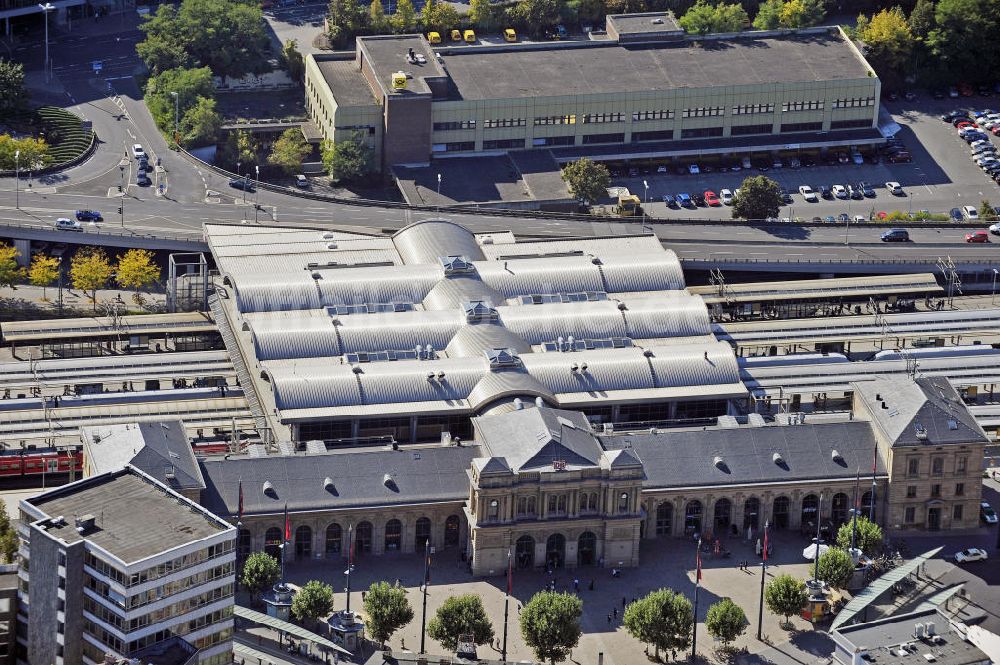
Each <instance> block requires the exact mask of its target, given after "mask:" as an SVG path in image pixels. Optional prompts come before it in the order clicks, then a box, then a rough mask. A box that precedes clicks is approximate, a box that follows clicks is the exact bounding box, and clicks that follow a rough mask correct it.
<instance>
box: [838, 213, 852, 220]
mask: <svg viewBox="0 0 1000 665" xmlns="http://www.w3.org/2000/svg"><path fill="white" fill-rule="evenodd" d="M837 221H838V222H849V221H851V216H850V215H848V214H847V213H846V212H842V213H840V214H839V215H837Z"/></svg>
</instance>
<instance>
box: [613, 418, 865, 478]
mask: <svg viewBox="0 0 1000 665" xmlns="http://www.w3.org/2000/svg"><path fill="white" fill-rule="evenodd" d="M598 438H599V439H600V442H601V443H602V444H603V445H604V447H605V448H607V449H611V450H613V449H621V448H626V449H627V448H629V447H630V448H631V451H632V452H633V453H634V454H635V455H636V456H637V457H638V458H639V459H640V460H641V461H642V463H643V466H644V467H645V471H646V482H645V483H644V484H643V488H644V489H651V488H662V487H702V486H712V485H739V484H751V483H777V482H784V481H796V482H802V481H809V480H819V479H832V478H854V477H855V474H856V472H857V470H858V469H859V468H860V469H861V473H862V474H866V473H869V474H870V473H871V468H872V458H873V456H874V455H875V437H874V433H873V431H872V429H871V426H870V424H869V423H866V422H862V421H850V422H840V423H817V424H811V425H810V424H805V425H768V426H764V427H748V426H745V427H739V428H719V427H710V428H706V429H699V430H684V431H680V430H677V431H665V432H660V433H658V434H649V433H643V434H619V435H611V436H600V437H598ZM834 450H836V451H837V453H839V457H838V458H837V459H834V457H833V451H834ZM775 453H778V454H779V455H780V459H779V460H778V461H776V460H775V457H774V455H775ZM716 457H721V458H722V461H721V463H719V464H716ZM877 472H878V474H879V475H884V474H885V465H884V464H883V462H882V460H881V459H879V460H878V463H877Z"/></svg>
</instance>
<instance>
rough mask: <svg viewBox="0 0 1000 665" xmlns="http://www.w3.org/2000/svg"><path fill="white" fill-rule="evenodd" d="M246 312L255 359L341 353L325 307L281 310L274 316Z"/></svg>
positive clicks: (337, 354) (308, 356)
mask: <svg viewBox="0 0 1000 665" xmlns="http://www.w3.org/2000/svg"><path fill="white" fill-rule="evenodd" d="M251 317H254V315H253V314H250V315H248V316H247V322H248V323H249V324H250V335H251V338H252V339H253V344H254V348H255V349H256V351H257V359H258V360H277V359H280V358H320V357H323V356H339V355H340V354H341V353H343V352H342V351H341V349H340V345H339V343H338V341H337V331H336V330H334V327H333V322H332V321H331V320H330V317H329V315H327V313H326V310H300V311H295V312H281V313H280V314H278V315H277V316H274V315H267V316H265V317H260V316H257V317H256V318H251Z"/></svg>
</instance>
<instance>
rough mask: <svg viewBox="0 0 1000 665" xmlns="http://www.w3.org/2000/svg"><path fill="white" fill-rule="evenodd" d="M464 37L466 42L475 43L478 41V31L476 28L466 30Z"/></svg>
mask: <svg viewBox="0 0 1000 665" xmlns="http://www.w3.org/2000/svg"><path fill="white" fill-rule="evenodd" d="M462 39H463V40H464V41H465V43H466V44H475V43H476V31H475V30H466V31H464V32H463V33H462Z"/></svg>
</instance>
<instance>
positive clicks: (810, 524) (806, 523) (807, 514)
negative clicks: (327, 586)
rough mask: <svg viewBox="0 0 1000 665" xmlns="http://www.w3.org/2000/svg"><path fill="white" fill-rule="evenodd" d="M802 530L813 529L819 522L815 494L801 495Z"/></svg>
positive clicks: (817, 502) (817, 500) (810, 530)
mask: <svg viewBox="0 0 1000 665" xmlns="http://www.w3.org/2000/svg"><path fill="white" fill-rule="evenodd" d="M801 517H802V519H801V524H802V530H803V531H809V532H812V531H815V530H816V524H817V523H818V522H819V497H818V496H816V495H815V494H806V495H805V496H804V497H802V516H801Z"/></svg>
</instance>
